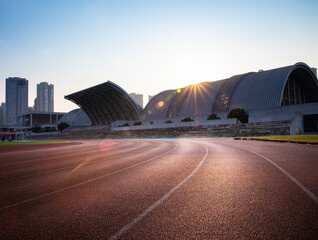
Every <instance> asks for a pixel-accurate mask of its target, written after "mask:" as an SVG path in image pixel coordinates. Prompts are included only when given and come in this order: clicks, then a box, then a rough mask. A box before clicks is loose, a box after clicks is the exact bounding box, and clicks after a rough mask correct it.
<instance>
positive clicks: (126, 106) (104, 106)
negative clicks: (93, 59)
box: [65, 63, 318, 133]
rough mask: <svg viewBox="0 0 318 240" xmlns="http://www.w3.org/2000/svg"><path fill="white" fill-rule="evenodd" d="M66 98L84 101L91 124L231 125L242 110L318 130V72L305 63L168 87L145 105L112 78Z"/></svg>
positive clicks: (259, 117) (256, 116)
mask: <svg viewBox="0 0 318 240" xmlns="http://www.w3.org/2000/svg"><path fill="white" fill-rule="evenodd" d="M65 98H66V99H69V100H71V101H73V102H75V103H76V104H77V105H79V106H80V107H81V109H82V110H83V111H84V112H85V113H86V114H87V116H88V118H89V119H90V121H91V123H92V125H110V124H112V123H114V122H116V121H117V122H122V121H137V120H142V121H143V125H147V123H149V122H150V121H151V122H153V121H157V122H158V121H159V122H160V121H161V122H162V121H164V120H166V119H173V120H175V121H179V120H180V119H182V118H185V117H191V118H193V119H198V121H199V120H200V119H206V118H207V116H208V115H209V114H211V113H216V114H217V115H218V116H220V117H221V119H223V123H224V124H226V116H227V114H228V112H229V111H230V110H231V109H234V108H243V109H244V110H245V111H246V112H248V114H249V116H250V118H249V122H262V121H263V122H266V121H290V123H291V129H292V128H300V129H301V130H303V131H304V130H306V129H307V132H318V81H317V73H316V69H312V68H310V67H309V66H308V65H306V64H305V63H296V64H294V65H291V66H286V67H282V68H277V69H272V70H267V71H258V72H249V73H245V74H240V75H235V76H233V77H230V78H228V79H224V80H219V81H214V82H203V83H199V84H194V85H190V86H187V87H184V88H179V89H173V90H167V91H163V92H161V93H159V94H157V95H156V96H154V97H153V98H152V99H151V100H150V102H149V103H148V104H147V106H146V107H145V109H142V108H140V107H139V106H138V104H136V102H135V101H134V100H133V99H132V98H131V97H130V96H129V95H128V94H127V93H126V92H125V91H124V90H123V89H122V88H120V87H119V86H118V85H116V84H114V83H112V82H110V81H108V82H106V83H103V84H100V85H98V86H94V87H91V88H88V89H85V90H82V91H80V92H77V93H73V94H71V95H68V96H65ZM199 122H200V121H199ZM201 122H202V121H201ZM212 122H213V121H212ZM212 122H211V121H210V123H209V124H213V123H212ZM215 123H217V122H215ZM218 123H222V120H221V121H218ZM140 128H142V127H140ZM292 131H293V130H292ZM292 131H291V133H292Z"/></svg>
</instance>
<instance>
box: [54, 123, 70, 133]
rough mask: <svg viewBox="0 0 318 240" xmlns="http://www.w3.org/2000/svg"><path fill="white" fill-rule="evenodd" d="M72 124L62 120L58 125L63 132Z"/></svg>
mask: <svg viewBox="0 0 318 240" xmlns="http://www.w3.org/2000/svg"><path fill="white" fill-rule="evenodd" d="M69 126H70V125H69V124H68V123H67V122H61V123H59V124H58V125H57V128H58V130H59V131H60V132H61V134H62V132H63V130H64V129H66V128H68V127H69Z"/></svg>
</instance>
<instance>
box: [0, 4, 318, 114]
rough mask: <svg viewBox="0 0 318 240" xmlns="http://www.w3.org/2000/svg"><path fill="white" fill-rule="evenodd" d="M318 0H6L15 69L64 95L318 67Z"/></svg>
mask: <svg viewBox="0 0 318 240" xmlns="http://www.w3.org/2000/svg"><path fill="white" fill-rule="evenodd" d="M317 10H318V1H293V0H291V1H271V0H270V1H262V2H261V1H243V0H242V1H201V0H196V1H164V0H163V1H134V0H130V1H128V0H127V1H120V0H113V1H110V0H109V1H107V0H105V1H81V0H74V1H72V0H68V1H65V0H63V1H58V0H57V1H36V0H21V1H15V0H0V101H1V102H2V101H4V99H5V95H4V94H5V91H4V88H5V78H7V77H13V76H17V77H25V78H27V79H28V80H29V105H30V106H32V105H33V100H34V98H35V95H36V94H35V86H36V84H37V83H40V82H42V81H47V82H49V83H53V84H54V86H55V110H56V111H69V110H71V109H74V108H76V105H75V104H73V103H71V102H70V101H67V100H64V95H67V94H70V93H73V92H75V91H78V90H81V89H83V88H87V87H90V86H93V85H96V84H99V83H102V82H105V81H107V80H111V81H113V82H115V83H117V84H118V85H120V86H121V87H123V88H124V89H125V90H126V91H127V92H137V93H143V94H145V95H148V94H149V95H154V94H157V93H159V92H160V91H163V90H166V89H174V88H179V87H184V86H186V85H189V84H192V83H198V82H202V81H214V80H220V79H223V78H227V77H230V76H232V75H235V74H240V73H245V72H250V71H257V70H259V69H264V70H266V69H272V68H276V67H282V66H287V65H291V64H294V63H296V62H299V61H302V62H305V63H307V64H308V65H309V66H311V67H318V46H317V43H318V31H317V30H318V17H317Z"/></svg>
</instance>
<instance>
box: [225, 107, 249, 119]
mask: <svg viewBox="0 0 318 240" xmlns="http://www.w3.org/2000/svg"><path fill="white" fill-rule="evenodd" d="M227 118H236V119H237V120H239V121H240V122H241V123H248V114H247V113H246V112H245V111H244V109H243V108H234V109H232V110H231V111H230V112H229V114H228V115H227Z"/></svg>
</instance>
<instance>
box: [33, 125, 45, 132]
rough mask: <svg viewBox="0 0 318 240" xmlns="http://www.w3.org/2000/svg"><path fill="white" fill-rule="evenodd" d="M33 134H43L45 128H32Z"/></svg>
mask: <svg viewBox="0 0 318 240" xmlns="http://www.w3.org/2000/svg"><path fill="white" fill-rule="evenodd" d="M32 132H34V133H40V132H43V128H42V127H41V126H38V125H36V126H34V127H32Z"/></svg>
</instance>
